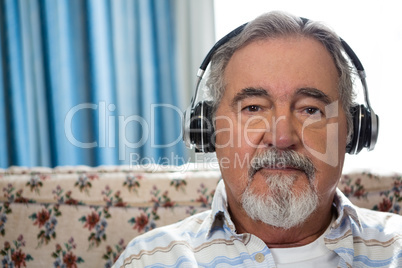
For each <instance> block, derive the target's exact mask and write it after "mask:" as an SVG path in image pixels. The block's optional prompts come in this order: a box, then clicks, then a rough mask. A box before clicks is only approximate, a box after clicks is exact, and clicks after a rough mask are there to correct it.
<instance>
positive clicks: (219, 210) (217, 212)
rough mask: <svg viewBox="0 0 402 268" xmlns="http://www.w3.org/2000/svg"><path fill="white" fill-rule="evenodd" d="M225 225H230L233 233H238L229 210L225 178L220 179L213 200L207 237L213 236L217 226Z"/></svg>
mask: <svg viewBox="0 0 402 268" xmlns="http://www.w3.org/2000/svg"><path fill="white" fill-rule="evenodd" d="M224 225H226V226H227V227H229V229H230V231H231V232H232V233H234V234H235V233H236V228H235V225H234V224H233V222H232V219H231V218H230V214H229V211H228V205H227V195H226V189H225V183H224V182H223V180H220V181H219V183H218V186H217V187H216V190H215V195H214V198H213V201H212V206H211V219H210V221H209V226H208V233H207V237H209V236H211V235H212V233H213V231H214V230H216V228H223V227H224Z"/></svg>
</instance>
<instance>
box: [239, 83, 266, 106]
mask: <svg viewBox="0 0 402 268" xmlns="http://www.w3.org/2000/svg"><path fill="white" fill-rule="evenodd" d="M251 97H263V98H270V95H269V93H268V92H267V91H266V90H265V89H263V88H253V87H248V88H243V89H242V90H241V91H240V92H238V93H237V94H236V95H235V96H234V98H233V100H232V103H231V106H232V107H235V106H236V105H237V103H239V102H241V101H242V100H244V99H247V98H251Z"/></svg>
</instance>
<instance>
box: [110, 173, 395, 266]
mask: <svg viewBox="0 0 402 268" xmlns="http://www.w3.org/2000/svg"><path fill="white" fill-rule="evenodd" d="M334 206H335V207H336V210H337V211H338V215H337V218H336V219H335V221H333V223H332V224H331V226H330V228H329V231H328V232H327V233H326V235H325V237H324V242H325V245H326V247H327V248H328V249H329V250H332V251H333V252H335V253H336V254H337V255H338V256H339V258H338V259H339V264H338V267H402V216H400V215H397V214H391V213H383V212H376V211H372V210H368V209H362V208H358V207H356V206H354V205H353V204H352V203H351V202H350V201H349V200H348V199H347V198H346V197H345V196H344V195H343V193H342V192H341V191H340V190H339V189H337V192H336V195H335V199H334ZM289 257H291V256H289ZM113 267H116V268H117V267H276V264H275V261H274V258H273V255H272V253H271V251H270V249H269V248H268V247H267V246H266V244H265V243H264V242H263V241H262V240H261V239H259V238H258V237H256V236H254V235H251V234H237V233H236V231H235V226H234V224H233V222H232V220H231V218H230V215H229V212H228V208H227V203H226V192H225V186H224V183H223V181H221V182H220V183H219V185H218V186H217V189H216V192H215V196H214V199H213V203H212V208H211V210H209V211H205V212H203V213H200V214H196V215H194V216H191V217H189V218H187V219H185V220H183V221H181V222H178V223H175V224H172V225H168V226H164V227H160V228H157V229H154V230H152V231H149V232H147V233H145V234H143V235H141V236H138V237H136V238H135V239H133V240H132V241H131V242H130V243H129V244H128V245H127V247H126V249H125V251H124V252H123V253H122V255H121V256H120V258H119V259H118V260H117V262H116V263H115V265H114V266H113Z"/></svg>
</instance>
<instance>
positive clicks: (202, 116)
mask: <svg viewBox="0 0 402 268" xmlns="http://www.w3.org/2000/svg"><path fill="white" fill-rule="evenodd" d="M211 115H212V105H211V102H209V101H201V102H199V103H197V104H196V106H195V107H194V109H193V111H192V113H191V119H190V120H191V121H190V130H189V131H190V141H191V144H193V145H194V146H195V148H196V151H197V152H204V153H212V152H214V151H215V135H214V132H215V130H214V125H213V122H212V118H211Z"/></svg>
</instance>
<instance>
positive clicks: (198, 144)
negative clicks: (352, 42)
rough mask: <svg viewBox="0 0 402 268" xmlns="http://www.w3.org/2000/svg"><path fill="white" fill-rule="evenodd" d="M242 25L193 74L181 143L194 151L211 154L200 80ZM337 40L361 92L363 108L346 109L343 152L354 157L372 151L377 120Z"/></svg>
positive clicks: (207, 109) (210, 128)
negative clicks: (348, 132) (348, 131)
mask: <svg viewBox="0 0 402 268" xmlns="http://www.w3.org/2000/svg"><path fill="white" fill-rule="evenodd" d="M301 20H302V21H303V23H304V24H306V23H307V22H308V19H305V18H301ZM246 25H247V23H245V24H243V25H241V26H239V27H237V28H236V29H234V30H233V31H231V32H230V33H228V34H227V35H226V36H224V37H223V38H222V39H220V40H219V41H218V42H217V43H216V44H215V45H214V46H213V47H212V49H211V50H210V51H209V52H208V54H207V56H206V57H205V59H204V60H203V62H202V64H201V66H200V68H199V70H198V72H197V78H198V79H197V85H196V90H195V93H194V96H193V97H192V99H191V104H190V106H189V107H188V108H187V110H186V111H185V113H184V117H183V141H184V143H185V145H186V146H187V147H188V148H193V147H195V150H196V152H204V153H212V152H214V151H215V135H214V132H215V130H214V124H213V121H212V118H211V115H212V109H213V108H212V102H211V101H200V102H198V103H197V104H195V100H196V97H197V94H198V90H199V86H200V83H201V80H202V78H203V75H204V73H205V70H206V69H207V67H208V64H209V63H210V61H211V58H212V56H213V55H214V53H215V52H216V50H217V49H218V48H220V47H221V46H222V45H224V44H225V43H227V42H228V41H229V40H230V39H232V38H233V37H235V36H237V35H239V34H240V33H241V32H242V31H243V29H244V28H245V27H246ZM340 41H341V44H342V46H343V49H344V51H345V53H346V54H347V55H348V57H349V59H350V61H351V62H352V64H353V66H354V67H355V69H356V70H357V74H358V75H359V78H360V81H361V83H362V86H363V91H364V99H365V105H363V104H355V105H353V106H352V107H351V108H350V112H351V114H352V117H353V133H352V137H351V140H350V142H349V143H348V144H347V145H346V152H347V153H349V154H358V153H359V152H360V151H361V150H362V149H363V148H367V149H368V150H369V151H371V150H373V149H374V146H375V144H376V143H377V138H378V131H379V129H378V128H379V119H378V115H376V114H375V113H374V111H373V109H372V108H371V105H370V100H369V96H368V88H367V83H366V73H365V71H364V68H363V65H362V63H361V62H360V60H359V58H358V57H357V55H356V54H355V52H354V51H353V50H352V48H351V47H350V46H349V45H348V44H347V43H346V42H345V41H344V40H343V39H342V38H340Z"/></svg>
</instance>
